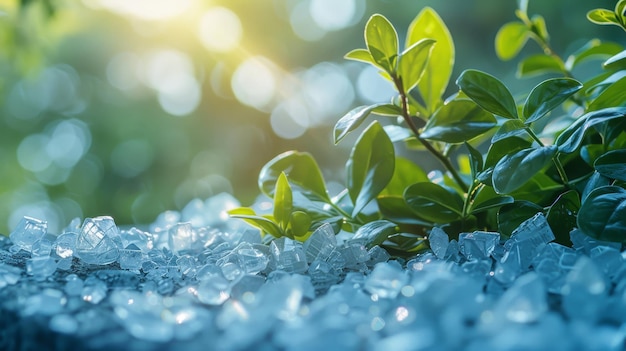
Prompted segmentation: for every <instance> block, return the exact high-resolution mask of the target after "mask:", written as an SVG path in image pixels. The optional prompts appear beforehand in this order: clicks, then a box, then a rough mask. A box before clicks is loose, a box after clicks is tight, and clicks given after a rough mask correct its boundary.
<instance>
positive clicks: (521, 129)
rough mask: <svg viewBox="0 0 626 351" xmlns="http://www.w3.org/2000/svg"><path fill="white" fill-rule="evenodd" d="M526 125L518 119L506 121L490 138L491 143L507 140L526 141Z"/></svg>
mask: <svg viewBox="0 0 626 351" xmlns="http://www.w3.org/2000/svg"><path fill="white" fill-rule="evenodd" d="M528 137H529V135H528V132H527V131H526V125H525V124H524V122H522V121H520V120H519V119H509V120H506V121H505V122H504V123H503V124H502V125H501V126H500V128H499V129H498V130H497V131H496V133H495V134H494V135H493V137H492V138H491V142H492V143H497V142H498V141H501V140H503V139H507V138H521V139H528Z"/></svg>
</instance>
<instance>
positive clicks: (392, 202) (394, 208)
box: [376, 195, 434, 227]
mask: <svg viewBox="0 0 626 351" xmlns="http://www.w3.org/2000/svg"><path fill="white" fill-rule="evenodd" d="M376 202H377V203H378V209H379V210H380V213H382V215H383V217H384V218H386V219H387V220H389V221H392V222H394V223H400V224H406V225H414V226H426V227H432V226H433V224H434V223H432V222H430V221H426V220H423V219H421V218H418V217H417V215H416V214H415V212H413V210H411V208H410V207H409V206H408V205H407V204H406V202H405V201H404V197H402V196H397V195H382V196H379V197H377V198H376Z"/></svg>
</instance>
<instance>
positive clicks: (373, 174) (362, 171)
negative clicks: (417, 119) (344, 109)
mask: <svg viewBox="0 0 626 351" xmlns="http://www.w3.org/2000/svg"><path fill="white" fill-rule="evenodd" d="M394 164H395V153H394V149H393V144H392V143H391V140H390V139H389V137H388V136H387V134H386V133H385V131H384V130H383V128H382V127H381V125H380V124H379V123H378V122H376V121H374V122H372V124H370V125H369V127H367V129H366V130H365V131H364V132H363V133H362V134H361V136H360V137H359V139H358V140H357V142H356V144H355V145H354V148H352V152H351V153H350V158H349V159H348V162H347V163H346V170H347V176H348V180H347V187H348V193H349V195H350V199H352V203H353V204H354V209H353V211H352V216H353V217H354V216H356V215H357V214H358V213H359V212H360V211H361V210H362V209H363V208H364V207H365V205H367V204H368V203H369V202H370V201H371V200H372V199H374V198H375V197H376V196H377V195H378V194H379V193H380V192H381V191H382V190H383V189H384V188H385V186H387V183H389V180H391V177H392V176H393V171H394Z"/></svg>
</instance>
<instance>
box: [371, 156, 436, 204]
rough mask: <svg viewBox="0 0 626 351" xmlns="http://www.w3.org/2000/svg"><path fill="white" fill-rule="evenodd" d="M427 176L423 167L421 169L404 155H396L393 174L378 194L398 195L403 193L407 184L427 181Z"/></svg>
mask: <svg viewBox="0 0 626 351" xmlns="http://www.w3.org/2000/svg"><path fill="white" fill-rule="evenodd" d="M427 181H428V176H427V175H426V172H424V170H423V169H421V168H420V167H419V166H418V165H417V164H416V163H415V162H412V161H410V160H408V159H406V158H404V157H399V156H398V157H396V163H395V167H394V171H393V176H392V177H391V180H390V181H389V183H387V186H386V187H385V189H383V191H381V193H380V195H398V196H402V194H404V189H406V188H407V187H408V186H409V185H411V184H415V183H419V182H427Z"/></svg>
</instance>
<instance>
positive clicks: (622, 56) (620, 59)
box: [602, 50, 626, 71]
mask: <svg viewBox="0 0 626 351" xmlns="http://www.w3.org/2000/svg"><path fill="white" fill-rule="evenodd" d="M602 66H603V67H604V69H607V70H610V71H612V70H619V69H624V68H626V50H624V51H622V52H620V53H617V54H615V55H613V56H612V57H610V58H609V59H608V60H606V61H604V63H603V64H602Z"/></svg>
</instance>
